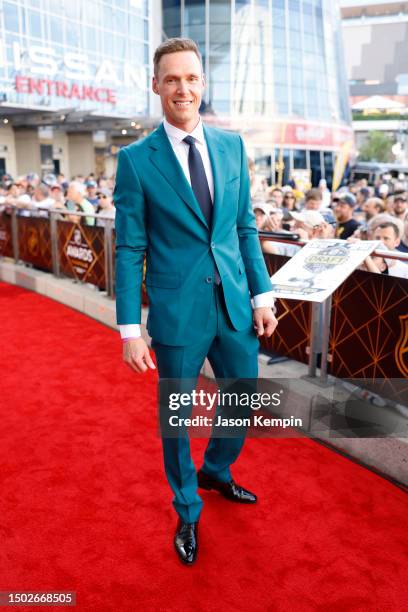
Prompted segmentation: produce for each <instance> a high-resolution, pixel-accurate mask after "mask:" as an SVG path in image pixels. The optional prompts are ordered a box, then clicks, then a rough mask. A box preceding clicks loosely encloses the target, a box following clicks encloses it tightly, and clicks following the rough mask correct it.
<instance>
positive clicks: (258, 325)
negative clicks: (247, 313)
mask: <svg viewBox="0 0 408 612" xmlns="http://www.w3.org/2000/svg"><path fill="white" fill-rule="evenodd" d="M253 319H254V327H255V329H256V335H257V336H258V338H259V336H265V337H266V338H270V337H271V336H272V334H273V332H274V331H275V329H276V326H277V325H278V321H277V319H276V317H275V315H274V314H273V312H272V308H267V307H263V308H254V314H253Z"/></svg>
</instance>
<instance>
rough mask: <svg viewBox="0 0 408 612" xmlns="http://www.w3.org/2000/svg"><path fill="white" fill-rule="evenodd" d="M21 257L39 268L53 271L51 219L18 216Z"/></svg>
mask: <svg viewBox="0 0 408 612" xmlns="http://www.w3.org/2000/svg"><path fill="white" fill-rule="evenodd" d="M18 252H19V259H21V260H22V261H24V262H26V263H30V264H32V265H33V266H34V267H35V268H38V269H39V270H45V271H46V272H51V270H52V255H51V232H50V221H49V219H45V218H41V217H18Z"/></svg>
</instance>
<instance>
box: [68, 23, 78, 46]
mask: <svg viewBox="0 0 408 612" xmlns="http://www.w3.org/2000/svg"><path fill="white" fill-rule="evenodd" d="M65 33H66V42H67V45H70V46H71V47H78V46H79V31H78V26H77V24H76V23H74V22H73V21H66V22H65Z"/></svg>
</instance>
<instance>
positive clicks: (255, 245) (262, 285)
mask: <svg viewBox="0 0 408 612" xmlns="http://www.w3.org/2000/svg"><path fill="white" fill-rule="evenodd" d="M239 142H240V146H241V177H240V190H239V203H238V217H237V230H238V237H239V248H240V251H241V255H242V259H243V261H244V265H245V271H246V275H247V279H248V286H249V290H250V292H251V295H252V296H255V295H259V294H261V293H266V292H268V291H271V289H272V286H271V280H270V277H269V274H268V270H267V268H266V265H265V260H264V257H263V254H262V249H261V245H260V242H259V236H258V229H257V227H256V222H255V215H254V213H253V210H252V205H251V197H250V184H249V173H248V161H247V156H246V153H245V147H244V143H243V141H242V138H241V136H239Z"/></svg>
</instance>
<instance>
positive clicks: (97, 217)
mask: <svg viewBox="0 0 408 612" xmlns="http://www.w3.org/2000/svg"><path fill="white" fill-rule="evenodd" d="M113 183H114V181H113V179H107V178H104V177H102V178H98V179H97V178H96V177H95V176H94V174H89V175H88V176H83V175H77V176H75V177H73V179H72V180H71V181H68V180H66V178H65V176H64V175H63V174H58V175H54V174H47V175H45V176H44V177H43V178H42V179H41V178H40V176H39V175H38V174H35V173H30V174H27V175H23V176H19V177H18V178H17V179H16V180H14V179H13V178H12V177H11V176H10V175H8V174H5V175H3V177H2V179H1V182H0V211H1V210H6V211H7V212H11V210H12V209H13V208H15V209H17V214H18V215H19V216H40V217H44V216H45V217H48V216H49V211H50V210H58V211H59V212H61V215H58V218H59V219H62V220H67V221H71V222H74V223H82V224H84V225H91V226H93V225H96V226H102V227H103V226H104V225H106V223H107V220H108V219H114V218H115V206H114V203H113ZM62 211H64V212H62ZM78 213H82V214H78Z"/></svg>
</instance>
